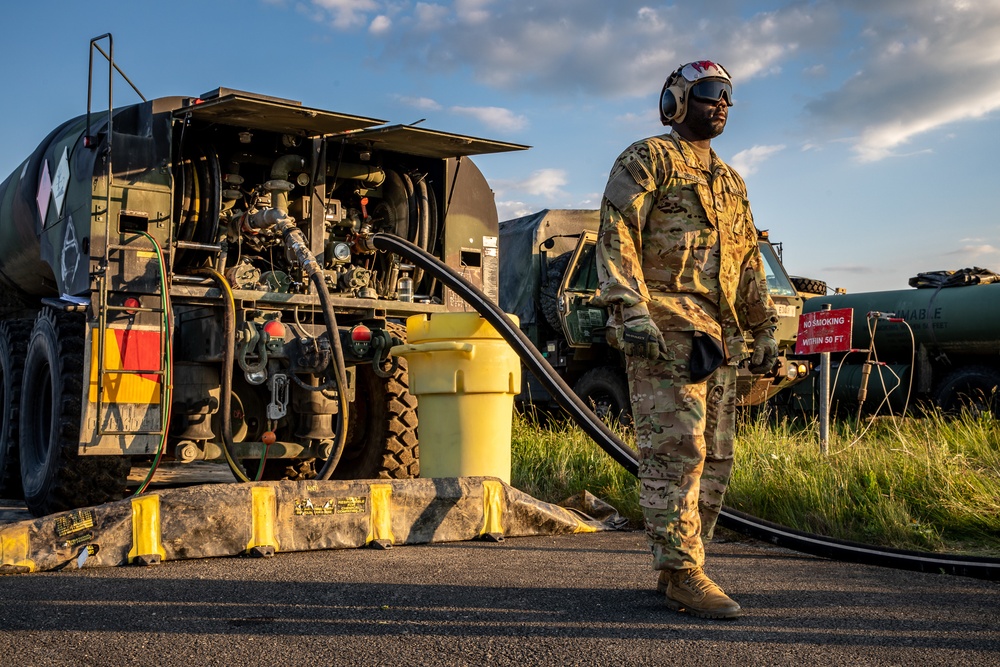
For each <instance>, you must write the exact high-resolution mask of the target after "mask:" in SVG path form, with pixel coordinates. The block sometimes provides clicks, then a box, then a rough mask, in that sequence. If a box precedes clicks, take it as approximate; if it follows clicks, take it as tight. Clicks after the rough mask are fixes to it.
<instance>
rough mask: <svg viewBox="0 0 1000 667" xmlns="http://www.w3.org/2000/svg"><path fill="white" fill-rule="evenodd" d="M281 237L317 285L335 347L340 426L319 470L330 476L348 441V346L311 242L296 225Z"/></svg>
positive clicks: (322, 475) (284, 228) (324, 476)
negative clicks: (341, 342)
mask: <svg viewBox="0 0 1000 667" xmlns="http://www.w3.org/2000/svg"><path fill="white" fill-rule="evenodd" d="M281 238H282V240H283V241H284V243H285V247H287V248H288V249H289V250H290V251H291V252H292V253H293V254H294V255H295V256H296V258H297V259H298V260H299V264H300V265H301V266H302V269H303V270H304V271H305V272H306V274H307V275H308V276H309V280H311V281H312V283H313V285H315V287H316V294H317V296H319V303H320V306H321V307H322V308H323V319H324V320H325V321H326V332H327V335H328V336H329V337H330V346H331V347H332V348H333V365H334V369H333V370H334V374H335V375H336V377H335V378H334V379H335V380H336V382H337V409H338V410H339V413H338V417H339V419H338V420H337V425H338V428H337V431H336V433H335V434H334V444H333V451H332V452H330V456H328V457H327V458H326V460H325V461H324V462H323V466H322V467H321V468H320V469H319V470H317V471H316V476H317V477H319V478H320V479H330V476H331V475H333V471H334V469H335V468H336V467H337V464H338V463H339V462H340V457H341V456H342V455H343V453H344V446H345V445H346V444H347V409H348V406H347V367H346V365H345V363H344V348H343V346H342V345H341V344H340V328H339V327H338V325H337V314H336V312H335V311H334V309H333V300H332V298H331V297H330V290H329V289H328V288H327V286H326V278H325V277H324V275H323V269H322V267H321V266H320V265H319V262H317V261H316V257H315V256H313V254H312V252H311V251H310V250H309V244H308V243H307V242H306V239H305V236H304V235H303V234H302V230H301V229H299V228H298V227H296V226H295V225H294V224H287V225H284V226H282V227H281Z"/></svg>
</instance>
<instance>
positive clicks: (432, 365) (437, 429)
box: [391, 313, 521, 484]
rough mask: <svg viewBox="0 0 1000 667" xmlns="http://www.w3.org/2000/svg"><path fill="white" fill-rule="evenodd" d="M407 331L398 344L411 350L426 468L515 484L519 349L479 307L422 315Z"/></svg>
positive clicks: (401, 351) (432, 473) (397, 350)
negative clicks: (513, 444) (513, 445)
mask: <svg viewBox="0 0 1000 667" xmlns="http://www.w3.org/2000/svg"><path fill="white" fill-rule="evenodd" d="M511 319H512V320H514V323H515V326H516V324H517V319H516V318H514V317H511ZM406 337H407V341H408V343H407V344H406V345H397V346H396V347H394V348H392V350H391V352H392V354H395V355H399V356H402V357H406V361H407V364H408V366H409V372H410V393H411V394H414V395H415V396H416V397H417V418H418V419H419V424H420V426H419V436H420V476H421V477H465V476H478V475H487V476H492V477H499V478H500V479H502V480H503V481H505V482H507V483H508V484H509V483H510V430H511V416H512V414H513V410H514V396H515V395H516V394H517V393H518V392H519V391H520V388H521V363H520V360H519V359H518V357H517V354H515V353H514V350H512V349H511V347H510V346H509V345H508V344H507V342H506V341H505V340H504V339H503V338H501V337H500V334H499V333H497V331H496V329H494V328H493V326H492V325H490V323H489V322H487V321H486V320H484V319H483V318H482V317H480V315H479V314H478V313H437V314H433V315H414V316H412V317H410V318H408V319H407V320H406Z"/></svg>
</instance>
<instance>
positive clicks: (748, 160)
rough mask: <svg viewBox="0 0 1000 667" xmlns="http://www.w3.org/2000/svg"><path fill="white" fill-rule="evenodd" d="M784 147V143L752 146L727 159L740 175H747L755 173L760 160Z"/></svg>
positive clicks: (762, 160) (767, 157)
mask: <svg viewBox="0 0 1000 667" xmlns="http://www.w3.org/2000/svg"><path fill="white" fill-rule="evenodd" d="M784 149H785V146H784V144H779V145H776V146H752V147H750V148H747V149H746V150H742V151H740V152H739V153H737V154H736V155H734V156H733V157H732V158H731V159H730V160H729V164H730V166H732V168H733V169H735V170H736V171H737V172H739V173H740V175H741V176H748V175H750V174H753V173H755V172H756V171H757V168H758V167H759V166H760V164H761V163H762V162H764V161H765V160H767V159H769V158H770V157H771V156H772V155H774V154H775V153H778V152H780V151H783V150H784Z"/></svg>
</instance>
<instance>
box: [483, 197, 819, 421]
mask: <svg viewBox="0 0 1000 667" xmlns="http://www.w3.org/2000/svg"><path fill="white" fill-rule="evenodd" d="M599 225H600V212H599V211H596V210H580V209H564V210H549V209H545V210H542V211H539V212H537V213H534V214H532V215H527V216H523V217H520V218H515V219H512V220H504V221H502V222H501V223H500V302H499V305H500V307H501V308H502V309H503V310H504V311H505V312H508V313H513V314H515V315H517V316H518V318H519V319H520V326H521V329H522V331H524V333H525V334H526V335H527V336H528V338H530V339H531V341H532V342H533V343H534V345H535V347H537V348H538V349H539V350H541V352H542V354H543V355H544V356H545V357H546V358H547V359H548V362H549V363H550V364H551V365H552V367H553V368H554V369H556V371H557V372H559V374H560V375H561V376H562V377H563V379H564V380H566V382H567V383H568V384H569V385H570V386H572V387H573V388H574V390H575V391H576V393H577V395H578V396H580V398H582V399H584V401H585V402H587V403H589V404H590V405H592V406H593V409H594V412H595V413H597V414H598V415H599V416H601V417H609V418H611V419H619V420H624V421H628V418H629V414H630V413H629V410H630V407H629V406H630V402H629V390H628V382H627V380H626V377H625V370H624V365H625V364H624V358H623V356H622V354H621V353H620V352H619V351H617V350H616V349H615V348H613V347H611V346H610V345H609V344H608V338H607V336H608V334H609V331H608V327H607V322H608V312H607V309H606V308H602V307H597V306H595V305H593V304H592V303H591V302H590V301H591V298H592V297H593V295H594V293H595V292H596V290H597V267H596V264H595V259H594V250H595V247H596V244H597V231H598V227H599ZM759 241H760V250H761V254H762V255H763V257H764V263H765V268H766V271H767V284H768V289H769V290H770V292H771V297H772V299H773V300H774V303H775V307H776V308H777V309H778V315H779V317H780V322H779V325H778V329H777V331H776V336H777V338H778V342H779V346H780V348H781V356H780V359H779V364H778V366H777V367H776V369H775V371H774V372H773V373H770V374H768V375H767V376H759V375H752V374H751V373H750V372H749V371H747V370H746V369H743V368H741V369H740V371H739V376H738V379H737V389H738V396H739V401H740V403H741V404H742V405H748V406H749V405H759V404H762V403H764V402H765V401H767V400H768V399H769V398H770V397H772V396H774V395H775V394H777V393H778V392H780V391H781V390H782V389H785V388H787V387H790V386H791V385H793V384H795V383H796V382H799V381H801V380H802V379H804V378H805V377H806V376H807V375H808V374H809V371H810V369H811V366H810V365H809V363H808V361H807V360H806V359H804V358H796V357H794V355H792V354H791V352H792V349H793V348H794V344H795V336H796V333H797V332H798V318H799V314H800V313H801V311H802V302H803V299H802V297H800V296H799V294H798V293H797V292H796V290H795V288H794V287H793V286H792V283H791V281H790V280H789V278H788V275H787V274H786V273H785V270H784V268H783V267H782V265H781V261H780V257H779V252H778V250H777V249H776V248H775V246H774V245H772V244H771V242H770V241H769V239H768V236H767V233H766V232H761V235H760V239H759ZM521 376H522V378H523V386H522V391H521V393H520V394H519V395H518V396H517V400H518V401H519V403H520V404H522V405H533V406H537V407H542V408H549V407H550V406H551V407H554V406H553V401H552V398H551V396H549V394H548V392H546V391H545V389H544V387H542V386H541V384H540V383H539V382H538V381H537V379H536V378H535V377H534V376H533V375H532V374H530V373H522V374H521Z"/></svg>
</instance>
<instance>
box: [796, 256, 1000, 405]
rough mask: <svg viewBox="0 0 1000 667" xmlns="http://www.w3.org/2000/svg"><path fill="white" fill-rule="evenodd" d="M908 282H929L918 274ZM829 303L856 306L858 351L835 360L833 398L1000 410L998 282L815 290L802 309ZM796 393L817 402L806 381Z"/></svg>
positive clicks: (854, 331)
mask: <svg viewBox="0 0 1000 667" xmlns="http://www.w3.org/2000/svg"><path fill="white" fill-rule="evenodd" d="M940 273H953V272H940ZM922 275H931V274H922ZM910 284H911V285H923V284H927V283H925V282H924V281H923V280H921V279H920V277H919V276H918V277H917V278H914V279H911V281H910ZM826 305H829V306H830V307H831V308H833V309H834V310H837V309H841V308H852V309H853V311H854V312H853V320H852V323H853V324H852V332H851V337H852V341H851V347H852V349H853V350H854V351H852V352H850V353H847V354H843V355H835V356H834V359H833V362H834V371H833V375H835V377H836V384H834V385H832V387H831V391H832V394H831V397H832V401H833V403H832V404H836V405H838V406H839V407H840V408H841V409H844V408H847V409H849V410H852V411H855V410H857V409H858V408H859V407H861V408H863V409H864V410H865V411H871V410H875V409H877V408H879V407H880V406H882V405H883V402H884V401H886V400H888V405H889V406H891V407H892V409H893V410H895V411H897V412H898V411H900V410H903V409H904V408H905V407H906V406H914V405H917V404H919V403H927V404H932V405H935V406H937V407H939V408H941V409H943V410H944V411H946V412H955V411H958V410H959V409H961V408H963V407H966V408H971V409H973V410H976V411H981V410H984V409H991V410H992V411H993V412H994V414H997V406H998V403H997V396H996V392H997V387H998V386H1000V333H998V332H1000V283H997V282H992V283H990V284H978V283H973V284H968V285H965V286H957V287H934V286H928V287H921V288H917V289H906V290H892V291H883V292H859V293H857V294H837V295H832V296H823V297H820V296H817V297H814V298H811V299H809V300H808V301H806V303H805V306H804V308H803V310H804V312H806V313H812V312H818V311H820V310H822V309H823V307H824V306H826ZM872 332H874V337H873V336H872V335H871V334H872ZM911 333H912V336H911ZM800 390H804V391H803V392H802V393H801V394H799V391H800ZM859 392H860V396H861V398H862V400H859ZM794 393H796V394H797V395H798V398H799V399H800V400H803V399H804V400H805V401H806V407H811V406H812V405H815V404H816V403H814V402H813V394H814V391H813V388H812V387H811V386H809V384H808V383H807V384H804V385H800V386H799V387H796V388H795V392H794ZM887 397H888V398H887ZM859 404H860V406H859Z"/></svg>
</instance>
